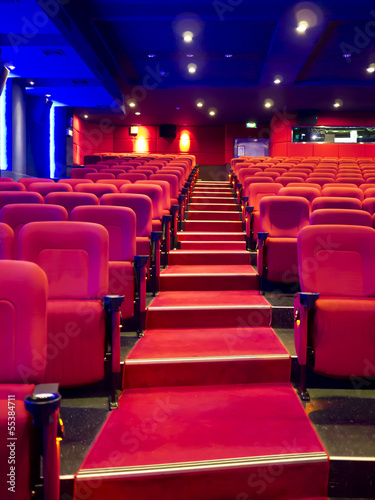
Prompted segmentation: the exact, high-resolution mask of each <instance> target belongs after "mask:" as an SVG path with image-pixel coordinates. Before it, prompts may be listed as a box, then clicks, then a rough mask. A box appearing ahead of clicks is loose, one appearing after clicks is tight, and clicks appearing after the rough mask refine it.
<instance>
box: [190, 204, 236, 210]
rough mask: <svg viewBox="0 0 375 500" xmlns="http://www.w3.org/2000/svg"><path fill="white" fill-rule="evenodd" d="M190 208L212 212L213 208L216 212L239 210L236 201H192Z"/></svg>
mask: <svg viewBox="0 0 375 500" xmlns="http://www.w3.org/2000/svg"><path fill="white" fill-rule="evenodd" d="M189 209H190V210H195V211H196V212H206V211H209V212H211V211H212V210H215V211H216V212H238V209H237V205H235V204H234V203H190V204H189Z"/></svg>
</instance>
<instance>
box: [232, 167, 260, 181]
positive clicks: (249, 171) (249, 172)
mask: <svg viewBox="0 0 375 500" xmlns="http://www.w3.org/2000/svg"><path fill="white" fill-rule="evenodd" d="M258 172H262V169H261V168H241V169H240V170H239V172H238V182H239V184H243V181H244V179H245V178H246V177H249V176H254V175H255V174H256V173H258Z"/></svg>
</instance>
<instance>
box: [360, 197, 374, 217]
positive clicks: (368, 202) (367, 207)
mask: <svg viewBox="0 0 375 500" xmlns="http://www.w3.org/2000/svg"><path fill="white" fill-rule="evenodd" d="M362 209H363V210H364V211H365V212H368V213H369V214H370V215H373V214H374V213H375V197H374V198H366V199H365V200H363V202H362Z"/></svg>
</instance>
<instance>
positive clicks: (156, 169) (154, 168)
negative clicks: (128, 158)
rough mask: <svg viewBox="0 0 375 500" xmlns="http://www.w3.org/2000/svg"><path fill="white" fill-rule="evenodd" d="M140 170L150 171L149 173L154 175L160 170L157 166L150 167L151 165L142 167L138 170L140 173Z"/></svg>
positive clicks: (146, 164)
mask: <svg viewBox="0 0 375 500" xmlns="http://www.w3.org/2000/svg"><path fill="white" fill-rule="evenodd" d="M140 170H148V171H150V170H151V172H152V173H153V174H156V173H157V172H158V171H159V170H160V169H159V167H157V166H156V165H150V164H149V163H145V164H144V165H142V166H141V167H137V168H136V172H139V171H140ZM151 175H152V174H151Z"/></svg>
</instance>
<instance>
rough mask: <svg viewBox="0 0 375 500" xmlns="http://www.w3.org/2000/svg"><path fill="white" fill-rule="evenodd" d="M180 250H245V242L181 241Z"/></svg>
mask: <svg viewBox="0 0 375 500" xmlns="http://www.w3.org/2000/svg"><path fill="white" fill-rule="evenodd" d="M181 250H246V242H245V241H182V242H181Z"/></svg>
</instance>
